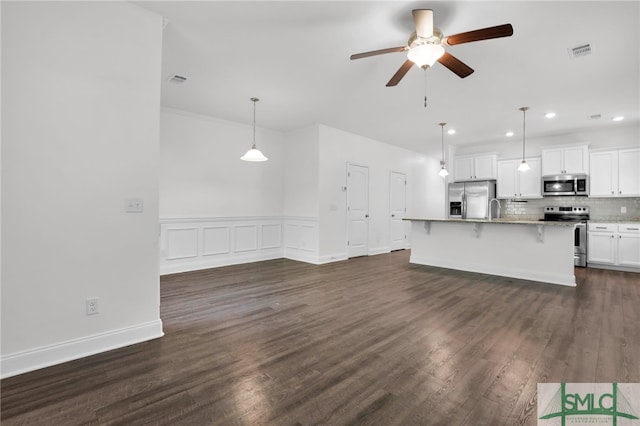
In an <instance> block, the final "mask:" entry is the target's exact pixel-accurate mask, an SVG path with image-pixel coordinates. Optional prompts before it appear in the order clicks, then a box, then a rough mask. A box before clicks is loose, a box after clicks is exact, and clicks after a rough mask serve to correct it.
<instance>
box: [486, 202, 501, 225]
mask: <svg viewBox="0 0 640 426" xmlns="http://www.w3.org/2000/svg"><path fill="white" fill-rule="evenodd" d="M494 201H495V202H497V203H498V212H497V213H496V219H500V208H501V207H502V206H501V205H500V200H498V199H497V198H492V199H491V201H489V221H491V219H493V218H492V217H491V216H492V215H491V212H492V210H491V206H492V205H493V202H494Z"/></svg>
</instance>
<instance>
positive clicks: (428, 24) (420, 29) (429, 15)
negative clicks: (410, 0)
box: [411, 9, 433, 38]
mask: <svg viewBox="0 0 640 426" xmlns="http://www.w3.org/2000/svg"><path fill="white" fill-rule="evenodd" d="M411 13H412V14H413V23H414V25H415V27H416V35H418V37H423V38H429V37H431V36H432V35H433V10H431V9H414V10H412V11H411Z"/></svg>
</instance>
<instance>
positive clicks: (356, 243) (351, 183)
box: [347, 164, 369, 257]
mask: <svg viewBox="0 0 640 426" xmlns="http://www.w3.org/2000/svg"><path fill="white" fill-rule="evenodd" d="M347 224H348V226H347V232H348V235H347V245H348V248H347V250H348V256H349V257H356V256H367V255H368V254H369V168H368V167H366V166H360V165H357V164H347Z"/></svg>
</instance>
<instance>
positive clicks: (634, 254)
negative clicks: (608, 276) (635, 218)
mask: <svg viewBox="0 0 640 426" xmlns="http://www.w3.org/2000/svg"><path fill="white" fill-rule="evenodd" d="M588 229H589V237H588V250H587V253H588V254H587V257H588V259H587V262H588V264H589V266H592V267H593V266H596V267H597V266H598V265H604V266H611V267H614V269H615V267H624V268H633V269H638V270H639V271H640V224H637V223H636V224H634V223H621V224H615V223H589V225H588ZM594 264H595V265H594Z"/></svg>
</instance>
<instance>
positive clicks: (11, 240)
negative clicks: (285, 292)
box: [2, 2, 162, 377]
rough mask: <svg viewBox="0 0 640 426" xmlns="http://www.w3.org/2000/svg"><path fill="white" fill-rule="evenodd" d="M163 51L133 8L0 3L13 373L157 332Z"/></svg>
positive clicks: (6, 364) (6, 359)
mask: <svg viewBox="0 0 640 426" xmlns="http://www.w3.org/2000/svg"><path fill="white" fill-rule="evenodd" d="M161 49H162V18H161V17H160V16H157V15H154V14H151V13H150V12H148V11H146V10H143V9H140V8H139V7H137V6H135V5H132V4H130V3H124V2H113V3H108V2H104V3H103V2H99V3H96V2H69V3H60V2H56V3H47V2H38V3H36V2H3V3H2V66H3V69H2V79H3V81H2V86H3V88H2V89H3V92H2V114H3V117H2V119H3V120H2V121H3V124H4V126H3V127H2V139H3V144H2V150H3V152H2V197H3V203H2V230H3V234H2V265H3V269H2V375H3V376H4V377H6V376H10V375H14V374H18V373H20V372H22V371H28V370H32V369H35V368H39V367H43V366H46V365H51V364H54V363H58V362H62V361H65V360H68V359H73V358H78V357H82V356H86V355H88V354H91V353H96V352H101V351H104V350H108V349H111V348H114V347H119V346H124V345H127V344H131V343H135V342H138V341H142V340H147V339H150V338H154V337H159V336H161V335H162V323H161V321H160V317H159V278H158V181H157V172H158V169H157V164H158V140H159V115H160V111H159V106H160V65H161ZM129 197H139V198H143V199H144V212H143V213H125V212H124V205H125V199H126V198H129ZM89 297H98V298H99V309H100V313H99V314H98V315H92V316H87V315H86V314H85V301H86V298H89Z"/></svg>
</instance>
